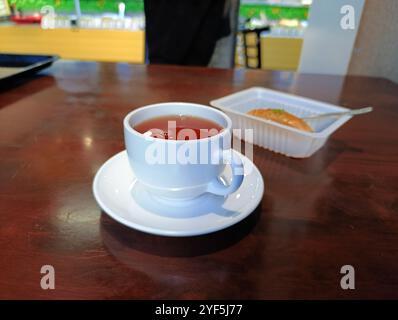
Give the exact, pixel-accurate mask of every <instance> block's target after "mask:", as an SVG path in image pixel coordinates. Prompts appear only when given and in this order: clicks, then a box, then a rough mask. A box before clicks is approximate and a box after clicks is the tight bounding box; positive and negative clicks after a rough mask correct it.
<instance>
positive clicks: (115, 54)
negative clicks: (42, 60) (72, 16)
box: [0, 26, 145, 63]
mask: <svg viewBox="0 0 398 320" xmlns="http://www.w3.org/2000/svg"><path fill="white" fill-rule="evenodd" d="M0 52H9V53H32V54H56V55H59V56H60V57H61V58H64V59H77V60H95V61H109V62H117V61H123V62H132V63H144V60H145V34H144V32H143V31H125V30H96V29H78V28H76V29H74V28H71V29H46V30H44V29H41V28H40V27H38V26H0Z"/></svg>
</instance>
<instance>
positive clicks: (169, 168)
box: [123, 102, 243, 200]
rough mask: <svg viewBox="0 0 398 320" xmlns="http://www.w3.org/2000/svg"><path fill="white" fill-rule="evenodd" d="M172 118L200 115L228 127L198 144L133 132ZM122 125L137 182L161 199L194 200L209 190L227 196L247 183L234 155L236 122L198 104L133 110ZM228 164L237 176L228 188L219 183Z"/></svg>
mask: <svg viewBox="0 0 398 320" xmlns="http://www.w3.org/2000/svg"><path fill="white" fill-rule="evenodd" d="M167 115H189V116H195V117H200V118H204V119H208V120H211V121H213V122H216V123H217V124H218V125H220V126H221V127H222V128H224V129H223V130H222V131H220V132H219V133H218V134H216V135H214V136H212V137H209V138H204V139H196V140H163V139H158V138H153V137H150V136H148V135H145V134H142V133H139V132H138V131H136V130H135V129H134V127H135V126H136V125H137V124H139V123H141V122H142V121H145V120H149V119H152V118H155V117H161V116H167ZM123 124H124V139H125V145H126V149H127V153H128V159H129V162H130V166H131V168H132V169H133V171H134V174H135V175H136V177H137V179H138V181H139V182H140V183H142V184H143V185H144V186H145V187H146V188H147V189H148V191H150V192H151V193H153V194H154V195H156V196H159V197H163V198H167V199H171V200H182V199H191V198H194V197H197V196H200V195H202V194H204V193H206V192H210V193H213V194H216V195H220V196H226V195H228V194H231V193H233V192H235V191H236V190H237V189H238V188H239V186H240V185H241V183H242V181H243V164H242V162H241V160H240V158H239V157H237V156H234V157H233V156H232V155H233V153H232V149H231V126H232V122H231V119H230V118H229V117H227V116H226V115H225V114H224V113H223V112H221V111H218V110H216V109H214V108H211V107H207V106H204V105H200V104H194V103H184V102H169V103H159V104H153V105H149V106H146V107H142V108H139V109H136V110H134V111H132V112H130V113H129V114H128V115H127V116H126V117H125V118H124V122H123ZM226 164H229V165H231V168H232V172H233V177H232V181H231V182H230V183H229V185H225V184H223V183H222V182H221V180H220V175H221V174H222V172H223V171H224V169H225V165H226Z"/></svg>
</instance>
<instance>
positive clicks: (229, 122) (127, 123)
mask: <svg viewBox="0 0 398 320" xmlns="http://www.w3.org/2000/svg"><path fill="white" fill-rule="evenodd" d="M167 105H189V106H194V107H199V108H202V109H207V110H210V111H212V112H215V113H217V114H219V115H220V116H222V117H223V118H224V119H225V121H226V122H227V126H226V127H225V128H223V129H222V130H221V131H220V132H219V133H217V134H216V135H214V136H211V137H207V138H203V139H195V140H168V139H159V138H154V137H149V136H144V135H143V134H142V133H140V132H138V131H137V130H135V129H134V128H133V127H132V126H131V125H130V119H131V117H132V116H134V114H136V113H138V112H141V111H142V110H146V109H152V108H156V107H160V106H167ZM123 125H124V128H125V129H126V130H127V131H128V132H129V133H132V134H134V135H136V136H139V137H141V138H144V139H146V140H147V141H163V142H165V143H197V141H208V140H210V141H211V140H216V139H219V138H220V137H222V136H225V135H227V134H228V133H229V132H230V131H231V128H232V120H231V119H230V118H229V117H228V116H227V115H226V114H225V113H224V112H222V111H220V110H218V109H216V108H213V107H209V106H206V105H203V104H199V103H191V102H161V103H154V104H149V105H146V106H142V107H139V108H137V109H134V110H133V111H130V112H129V113H128V114H127V115H126V116H125V117H124V120H123Z"/></svg>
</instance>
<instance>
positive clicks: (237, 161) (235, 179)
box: [207, 149, 244, 196]
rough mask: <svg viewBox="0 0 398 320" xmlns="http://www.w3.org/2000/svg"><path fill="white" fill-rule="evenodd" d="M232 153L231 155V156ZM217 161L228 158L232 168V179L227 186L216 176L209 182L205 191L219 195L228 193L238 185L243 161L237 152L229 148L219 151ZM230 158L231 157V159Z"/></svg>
mask: <svg viewBox="0 0 398 320" xmlns="http://www.w3.org/2000/svg"><path fill="white" fill-rule="evenodd" d="M231 155H232V157H231ZM219 158H220V159H219V161H223V159H230V160H231V161H230V166H231V169H232V181H231V183H230V184H229V185H228V186H225V185H224V184H223V183H222V182H221V181H220V179H219V178H218V177H217V178H215V179H214V180H213V181H212V182H210V183H209V185H208V187H207V192H210V193H213V194H216V195H219V196H226V195H229V194H231V193H233V192H235V191H236V190H238V188H239V187H240V185H241V184H242V181H243V172H244V171H243V169H244V168H243V162H242V159H241V157H239V155H238V154H236V153H235V152H233V151H232V150H231V149H230V150H224V151H223V152H220V153H219ZM231 158H232V159H231Z"/></svg>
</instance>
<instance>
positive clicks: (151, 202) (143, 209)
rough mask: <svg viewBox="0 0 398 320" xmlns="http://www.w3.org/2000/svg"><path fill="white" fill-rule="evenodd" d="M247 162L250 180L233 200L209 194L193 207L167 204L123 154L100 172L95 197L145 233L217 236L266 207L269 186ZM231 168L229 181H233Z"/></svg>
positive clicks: (189, 203)
mask: <svg viewBox="0 0 398 320" xmlns="http://www.w3.org/2000/svg"><path fill="white" fill-rule="evenodd" d="M234 152H235V153H236V154H237V155H239V156H240V157H241V158H242V161H243V163H244V172H245V177H244V179H243V183H242V185H241V186H240V188H239V189H238V190H237V191H236V192H234V193H232V194H231V195H229V196H227V197H225V198H224V197H221V196H215V195H212V194H209V193H206V194H204V195H202V196H200V197H198V198H196V199H193V200H189V201H174V202H171V201H170V203H166V202H165V200H160V199H158V198H157V197H154V196H153V195H152V194H150V193H149V192H148V191H147V190H146V189H145V188H144V187H143V186H142V185H141V184H140V183H138V182H137V180H136V178H135V175H134V173H133V171H132V170H131V168H130V166H129V163H128V159H127V152H126V151H122V152H120V153H118V154H116V155H115V156H113V157H112V158H110V159H109V160H108V161H107V162H105V163H104V164H103V165H102V167H101V168H100V169H99V170H98V172H97V174H96V175H95V178H94V183H93V192H94V196H95V199H96V200H97V202H98V204H99V206H100V207H101V208H102V209H103V210H104V211H105V212H106V213H107V214H108V215H109V216H111V217H112V218H113V219H115V220H116V221H118V222H120V223H122V224H124V225H126V226H128V227H130V228H134V229H137V230H140V231H143V232H147V233H152V234H157V235H163V236H181V237H182V236H195V235H202V234H206V233H210V232H215V231H218V230H221V229H224V228H227V227H229V226H232V225H233V224H235V223H237V222H239V221H241V220H242V219H244V218H246V217H247V216H248V215H250V213H251V212H252V211H253V210H254V209H255V208H256V207H257V206H258V204H259V203H260V201H261V199H262V196H263V192H264V182H263V178H262V176H261V174H260V172H259V170H258V169H257V167H256V166H255V165H254V164H253V163H252V162H251V161H250V160H249V159H248V158H246V157H245V156H243V155H242V154H240V153H238V152H236V151H234ZM230 178H231V170H230V168H229V166H227V168H226V170H225V171H224V173H223V180H226V181H230Z"/></svg>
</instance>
